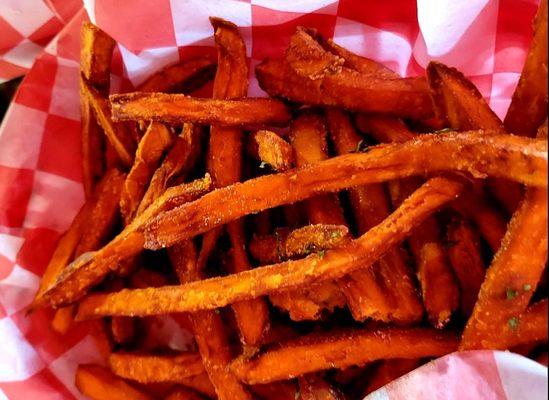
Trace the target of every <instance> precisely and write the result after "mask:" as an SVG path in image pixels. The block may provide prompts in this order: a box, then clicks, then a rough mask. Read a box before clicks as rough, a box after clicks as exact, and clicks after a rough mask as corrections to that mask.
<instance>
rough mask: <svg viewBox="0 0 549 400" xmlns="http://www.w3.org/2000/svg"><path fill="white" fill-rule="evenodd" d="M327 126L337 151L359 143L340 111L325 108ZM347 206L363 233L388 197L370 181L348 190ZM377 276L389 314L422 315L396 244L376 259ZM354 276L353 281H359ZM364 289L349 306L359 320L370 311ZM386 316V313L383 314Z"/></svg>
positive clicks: (405, 318)
mask: <svg viewBox="0 0 549 400" xmlns="http://www.w3.org/2000/svg"><path fill="white" fill-rule="evenodd" d="M326 115H327V118H328V124H329V127H330V137H331V139H332V141H333V143H334V145H335V148H336V151H337V153H338V154H346V153H351V152H353V151H356V149H357V148H359V147H360V145H361V138H360V137H359V136H358V134H357V133H356V132H355V130H354V128H353V126H352V124H351V121H350V119H349V117H348V116H347V115H346V114H345V113H343V112H342V111H339V110H335V109H328V110H327V111H326ZM349 198H350V201H351V206H352V208H353V212H354V215H355V219H356V221H357V226H358V233H359V234H360V235H362V234H364V233H365V232H366V231H367V230H368V229H370V228H372V227H373V226H375V225H377V224H378V223H380V222H381V221H383V219H384V218H386V217H387V216H388V215H389V214H390V205H389V199H388V197H387V194H386V191H385V187H384V186H383V185H381V184H375V183H374V184H370V185H365V186H360V187H355V188H351V189H350V190H349ZM376 269H377V271H378V273H379V274H378V275H379V279H380V280H382V281H383V282H384V284H385V286H386V287H387V289H388V290H387V292H388V293H387V294H390V295H391V296H392V297H394V300H395V307H392V309H391V310H390V311H389V312H390V314H392V315H391V318H394V319H395V320H397V321H401V322H410V321H417V320H419V319H421V318H422V315H423V308H422V306H421V303H420V301H419V298H418V296H417V293H416V290H415V287H414V281H413V277H412V274H411V271H410V269H409V268H408V266H407V265H406V263H405V261H404V259H403V256H402V254H401V251H400V249H399V248H396V247H395V248H394V249H391V250H389V251H388V252H387V254H386V255H385V256H384V257H383V258H382V259H381V260H380V261H379V262H378V263H377V267H374V268H373V269H372V270H373V271H375V270H376ZM360 284H361V281H360V280H358V281H357V283H356V285H360ZM361 293H364V290H362V291H358V293H356V295H357V301H356V302H351V303H350V305H352V304H356V305H358V307H354V308H353V307H352V306H351V312H352V313H353V316H354V318H355V319H358V320H363V319H365V318H366V317H368V316H369V315H370V314H371V311H370V309H369V307H371V303H370V302H369V301H368V300H369V299H368V296H360V294H361ZM387 317H389V315H388V316H387Z"/></svg>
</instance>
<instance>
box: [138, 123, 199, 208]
mask: <svg viewBox="0 0 549 400" xmlns="http://www.w3.org/2000/svg"><path fill="white" fill-rule="evenodd" d="M201 134H202V129H201V128H200V127H197V126H194V125H192V124H185V125H183V128H182V130H181V134H180V135H179V136H178V137H177V138H176V139H175V142H174V144H173V146H172V148H171V149H170V151H169V152H168V154H167V155H166V157H165V158H164V160H163V161H162V164H160V166H159V167H158V168H157V169H156V171H155V172H154V174H153V176H152V178H151V182H150V184H149V187H148V188H147V191H146V193H145V194H144V195H143V199H142V200H141V202H140V203H139V207H138V209H137V215H140V214H142V213H143V212H144V211H145V210H146V209H147V207H149V206H150V205H151V204H152V203H153V202H154V201H155V200H156V199H158V198H159V197H160V196H161V195H162V194H163V193H164V191H165V190H166V188H168V187H170V186H172V185H173V184H174V179H175V178H176V177H178V176H185V175H186V174H187V173H188V172H189V170H190V169H191V167H192V166H193V165H194V163H195V161H196V159H197V158H198V155H199V154H200V149H201V146H200V139H201Z"/></svg>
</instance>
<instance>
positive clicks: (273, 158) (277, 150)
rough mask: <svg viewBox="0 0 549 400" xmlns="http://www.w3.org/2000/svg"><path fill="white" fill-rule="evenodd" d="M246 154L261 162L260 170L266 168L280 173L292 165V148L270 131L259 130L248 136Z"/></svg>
mask: <svg viewBox="0 0 549 400" xmlns="http://www.w3.org/2000/svg"><path fill="white" fill-rule="evenodd" d="M248 152H249V153H250V154H251V155H252V157H254V158H255V159H257V160H259V161H261V163H262V164H261V165H260V167H261V168H263V167H265V166H268V167H270V168H272V169H273V170H275V171H277V172H282V171H287V170H289V169H290V168H292V166H293V164H294V153H293V150H292V146H291V145H290V144H289V143H288V142H286V141H285V140H284V139H282V138H281V137H280V136H278V135H277V134H276V133H274V132H272V131H267V130H259V131H257V132H254V133H253V134H252V135H250V138H249V140H248Z"/></svg>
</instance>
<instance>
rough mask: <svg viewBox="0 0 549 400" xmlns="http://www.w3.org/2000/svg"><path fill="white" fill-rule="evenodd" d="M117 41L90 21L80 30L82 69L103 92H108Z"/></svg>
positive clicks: (89, 79)
mask: <svg viewBox="0 0 549 400" xmlns="http://www.w3.org/2000/svg"><path fill="white" fill-rule="evenodd" d="M115 45H116V42H115V41H114V40H113V39H112V38H111V37H110V36H109V35H107V34H106V33H105V32H103V31H102V30H101V29H99V28H98V27H97V26H95V25H94V24H92V23H90V22H84V23H83V24H82V28H81V30H80V71H81V72H82V75H84V77H85V78H86V79H87V80H88V81H89V82H90V83H91V84H92V85H93V86H94V87H95V88H96V89H97V90H99V91H100V92H101V93H103V94H106V93H108V89H109V83H110V79H111V60H112V51H113V49H114V46H115Z"/></svg>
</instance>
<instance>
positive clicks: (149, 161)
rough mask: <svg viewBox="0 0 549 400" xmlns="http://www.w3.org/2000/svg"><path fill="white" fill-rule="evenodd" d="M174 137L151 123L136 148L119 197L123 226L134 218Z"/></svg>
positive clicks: (158, 125) (159, 125)
mask: <svg viewBox="0 0 549 400" xmlns="http://www.w3.org/2000/svg"><path fill="white" fill-rule="evenodd" d="M173 140H174V137H173V135H172V133H171V132H170V130H169V129H168V128H167V127H166V126H164V125H162V124H159V123H157V122H151V123H150V124H149V127H148V128H147V131H146V132H145V135H144V136H143V138H142V139H141V141H140V142H139V145H138V146H137V151H136V153H135V161H134V163H133V165H132V168H131V169H130V172H129V173H128V176H127V177H126V181H125V182H124V188H123V190H122V194H121V196H120V212H121V213H122V217H123V218H124V222H125V225H127V224H129V223H130V222H131V221H132V220H133V218H134V217H135V215H136V213H137V210H138V207H139V204H140V202H141V200H142V199H143V196H144V195H145V193H146V191H147V186H148V184H149V182H150V180H151V178H152V176H153V175H154V173H155V171H156V168H157V167H158V164H159V163H160V161H161V159H162V156H163V155H164V152H165V151H166V150H167V149H168V148H169V147H170V145H171V144H172V142H173Z"/></svg>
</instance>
